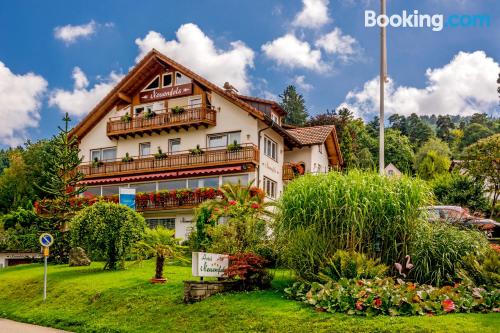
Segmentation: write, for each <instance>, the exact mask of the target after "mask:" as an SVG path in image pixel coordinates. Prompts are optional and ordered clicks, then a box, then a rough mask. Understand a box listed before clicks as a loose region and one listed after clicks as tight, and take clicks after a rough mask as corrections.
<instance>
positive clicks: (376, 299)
mask: <svg viewBox="0 0 500 333" xmlns="http://www.w3.org/2000/svg"><path fill="white" fill-rule="evenodd" d="M375 306H376V307H377V308H379V307H381V306H382V300H381V299H380V298H378V297H377V298H375Z"/></svg>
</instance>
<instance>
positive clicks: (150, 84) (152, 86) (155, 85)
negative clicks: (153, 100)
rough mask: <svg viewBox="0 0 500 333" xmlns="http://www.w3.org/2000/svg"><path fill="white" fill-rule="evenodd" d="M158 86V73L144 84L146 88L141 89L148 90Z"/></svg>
mask: <svg viewBox="0 0 500 333" xmlns="http://www.w3.org/2000/svg"><path fill="white" fill-rule="evenodd" d="M158 88H160V76H159V75H158V76H157V77H155V78H154V79H153V80H152V81H151V82H149V84H148V85H147V86H146V88H144V89H142V91H148V90H153V89H158Z"/></svg>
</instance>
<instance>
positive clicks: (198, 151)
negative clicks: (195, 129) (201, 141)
mask: <svg viewBox="0 0 500 333" xmlns="http://www.w3.org/2000/svg"><path fill="white" fill-rule="evenodd" d="M189 152H190V153H191V155H201V154H203V150H202V149H201V148H200V145H196V148H193V149H189Z"/></svg>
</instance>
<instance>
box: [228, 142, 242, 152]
mask: <svg viewBox="0 0 500 333" xmlns="http://www.w3.org/2000/svg"><path fill="white" fill-rule="evenodd" d="M240 150H241V145H240V144H239V143H238V141H236V140H234V142H233V143H230V144H229V145H227V151H229V152H235V151H240Z"/></svg>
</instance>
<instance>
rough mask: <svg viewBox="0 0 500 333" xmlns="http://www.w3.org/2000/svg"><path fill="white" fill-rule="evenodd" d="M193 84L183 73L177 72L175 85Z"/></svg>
mask: <svg viewBox="0 0 500 333" xmlns="http://www.w3.org/2000/svg"><path fill="white" fill-rule="evenodd" d="M186 83H191V79H190V78H189V77H187V76H186V75H184V74H182V73H181V72H175V85H176V86H178V85H181V84H186Z"/></svg>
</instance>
